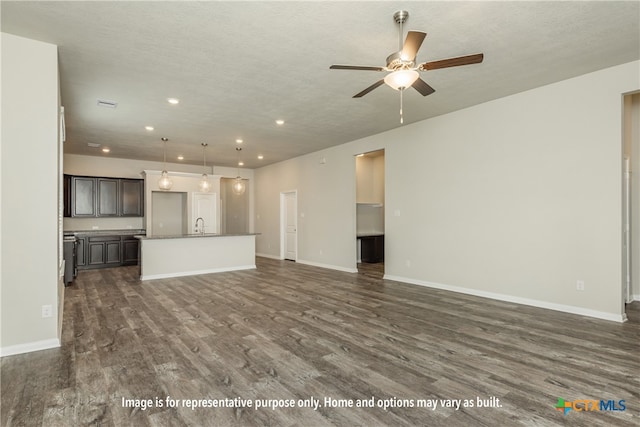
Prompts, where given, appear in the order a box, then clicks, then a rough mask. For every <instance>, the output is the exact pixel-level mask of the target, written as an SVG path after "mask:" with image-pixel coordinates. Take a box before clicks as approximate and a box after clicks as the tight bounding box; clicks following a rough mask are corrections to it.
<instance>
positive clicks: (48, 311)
mask: <svg viewBox="0 0 640 427" xmlns="http://www.w3.org/2000/svg"><path fill="white" fill-rule="evenodd" d="M51 316H53V307H52V306H50V305H43V306H42V318H43V319H44V318H45V317H51Z"/></svg>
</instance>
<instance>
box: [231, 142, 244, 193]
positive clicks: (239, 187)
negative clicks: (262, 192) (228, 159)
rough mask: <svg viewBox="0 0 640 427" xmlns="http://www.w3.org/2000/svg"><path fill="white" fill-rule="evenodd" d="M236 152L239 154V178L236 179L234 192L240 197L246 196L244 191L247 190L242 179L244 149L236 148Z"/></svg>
mask: <svg viewBox="0 0 640 427" xmlns="http://www.w3.org/2000/svg"><path fill="white" fill-rule="evenodd" d="M236 151H237V152H238V176H237V177H236V180H235V182H234V183H233V187H232V188H233V192H234V193H235V194H237V195H238V196H241V195H242V194H244V191H245V190H246V185H245V183H244V181H243V179H242V178H241V177H240V163H241V161H240V152H241V151H242V148H240V147H236Z"/></svg>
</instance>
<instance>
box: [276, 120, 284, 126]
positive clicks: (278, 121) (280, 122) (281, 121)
mask: <svg viewBox="0 0 640 427" xmlns="http://www.w3.org/2000/svg"><path fill="white" fill-rule="evenodd" d="M276 124H277V125H283V124H284V120H282V119H278V120H276Z"/></svg>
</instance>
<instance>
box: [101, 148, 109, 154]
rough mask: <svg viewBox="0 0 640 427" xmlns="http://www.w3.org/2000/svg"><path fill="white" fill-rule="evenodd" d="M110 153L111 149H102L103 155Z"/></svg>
mask: <svg viewBox="0 0 640 427" xmlns="http://www.w3.org/2000/svg"><path fill="white" fill-rule="evenodd" d="M109 151H111V149H110V148H109V147H104V148H103V149H102V152H103V153H108V152H109Z"/></svg>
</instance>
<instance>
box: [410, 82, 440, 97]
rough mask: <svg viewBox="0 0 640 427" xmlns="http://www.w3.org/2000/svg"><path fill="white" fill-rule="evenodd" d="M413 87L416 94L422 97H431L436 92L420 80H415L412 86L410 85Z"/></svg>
mask: <svg viewBox="0 0 640 427" xmlns="http://www.w3.org/2000/svg"><path fill="white" fill-rule="evenodd" d="M411 86H413V88H414V89H415V90H417V91H418V92H420V93H421V94H422V96H427V95H431V94H432V93H433V92H435V91H436V90H435V89H434V88H432V87H431V86H429V85H428V84H427V82H425V81H424V80H422V79H421V78H418V80H416V81H415V82H413V84H412V85H411Z"/></svg>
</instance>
